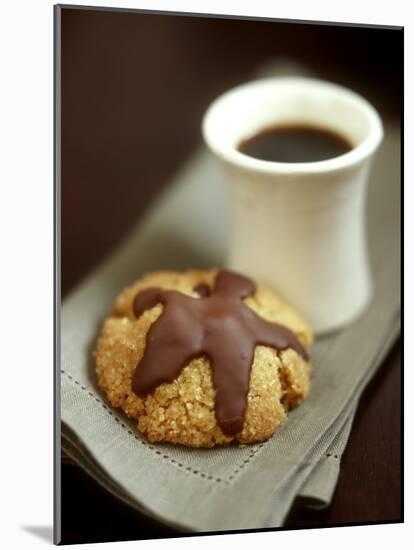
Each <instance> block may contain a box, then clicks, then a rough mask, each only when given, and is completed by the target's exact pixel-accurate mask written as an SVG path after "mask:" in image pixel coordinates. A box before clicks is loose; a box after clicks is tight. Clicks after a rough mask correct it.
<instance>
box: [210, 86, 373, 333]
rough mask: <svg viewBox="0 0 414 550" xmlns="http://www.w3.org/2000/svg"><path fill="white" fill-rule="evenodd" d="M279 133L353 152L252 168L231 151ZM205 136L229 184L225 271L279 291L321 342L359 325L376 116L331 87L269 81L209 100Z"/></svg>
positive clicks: (366, 275)
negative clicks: (307, 129) (296, 129)
mask: <svg viewBox="0 0 414 550" xmlns="http://www.w3.org/2000/svg"><path fill="white" fill-rule="evenodd" d="M286 124H306V125H312V126H316V127H318V128H326V129H328V130H332V131H334V132H336V133H338V134H340V135H342V136H344V137H345V138H347V139H348V140H349V141H350V142H351V143H352V144H353V148H352V150H351V151H349V152H347V153H345V154H343V155H340V156H338V157H335V158H331V159H329V160H323V161H318V162H307V163H281V162H270V161H264V160H258V159H256V158H253V157H250V156H247V155H245V154H242V153H241V152H239V151H238V146H239V144H240V142H241V141H242V140H244V139H247V138H249V137H252V136H254V135H255V134H257V133H258V132H260V131H261V130H263V129H266V128H269V127H272V126H278V125H286ZM203 136H204V139H205V141H206V143H207V145H208V146H209V148H210V149H211V151H213V153H214V154H215V155H216V156H217V157H218V158H219V159H220V161H221V164H222V167H223V169H224V175H225V179H226V181H227V184H228V185H227V188H228V190H229V199H230V215H231V222H230V235H229V242H228V251H229V252H228V267H229V268H230V269H234V270H238V271H240V272H243V273H245V274H247V275H250V276H251V277H254V278H256V279H257V280H259V281H262V282H263V283H266V284H268V285H270V286H272V287H273V288H275V289H276V290H278V291H279V292H280V293H281V294H282V295H283V296H284V297H285V298H286V299H287V300H289V302H290V303H292V305H294V306H295V307H296V308H297V309H298V310H299V311H301V312H302V313H303V315H304V316H305V317H306V318H307V319H308V320H309V322H310V323H311V324H312V326H313V328H314V330H315V332H316V333H318V334H321V333H325V332H329V331H332V330H334V329H337V328H339V327H342V326H344V325H345V324H347V323H349V322H351V321H352V320H354V319H355V318H356V317H358V315H359V314H360V313H361V312H362V311H363V310H364V308H365V307H366V306H367V304H368V302H369V300H370V298H371V295H372V279H371V274H370V269H369V261H368V255H367V245H366V235H365V208H364V203H365V196H366V187H367V185H366V183H367V176H368V172H369V167H370V163H371V159H372V157H373V155H374V153H375V151H376V150H377V148H378V146H379V144H380V142H381V140H382V136H383V129H382V123H381V119H380V117H379V115H378V113H377V112H376V111H375V109H374V108H373V107H372V106H371V105H370V104H369V103H368V102H367V101H366V100H365V99H364V98H362V97H361V96H359V95H358V94H356V93H354V92H352V91H350V90H348V89H346V88H344V87H342V86H338V85H336V84H333V83H329V82H326V81H322V80H316V79H312V78H299V77H298V78H296V77H293V78H291V77H287V78H267V79H263V80H256V81H252V82H249V83H247V84H244V85H241V86H238V87H237V88H234V89H232V90H230V91H229V92H227V93H225V94H224V95H222V96H221V97H219V98H218V99H217V100H215V101H214V102H213V103H212V105H211V106H210V107H209V109H208V110H207V112H206V114H205V116H204V120H203Z"/></svg>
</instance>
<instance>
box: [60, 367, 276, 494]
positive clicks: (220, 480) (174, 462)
mask: <svg viewBox="0 0 414 550" xmlns="http://www.w3.org/2000/svg"><path fill="white" fill-rule="evenodd" d="M60 372H61V373H62V374H64V375H65V376H66V377H67V378H69V380H71V381H73V382H74V383H75V384H76V385H77V386H79V387H80V388H81V390H83V391H84V392H85V393H87V395H88V396H89V397H91V398H93V399H95V401H96V402H97V403H99V404H100V405H101V406H102V407H103V408H104V409H105V410H106V411H107V412H108V413H109V414H110V415H111V416H112V417H113V418H114V419H115V421H116V422H117V423H118V424H119V425H120V426H121V427H122V428H123V429H124V430H126V431H127V432H128V434H129V435H131V436H132V437H133V438H134V439H136V440H137V441H139V442H140V443H141V444H142V445H144V446H145V447H148V449H150V450H151V451H153V452H154V453H155V454H157V455H159V456H161V457H162V458H163V459H164V460H168V462H170V463H171V464H172V465H173V466H175V467H177V468H179V469H180V470H182V471H187V472H190V473H192V474H194V475H196V476H199V477H201V478H203V479H205V480H207V481H214V482H216V483H225V484H227V485H229V484H230V482H231V481H233V479H234V478H235V477H236V476H237V475H238V474H239V473H240V470H242V469H243V468H244V467H245V466H246V465H247V464H248V463H249V462H250V461H251V459H252V458H253V457H254V456H255V455H256V454H257V453H258V452H259V450H260V449H262V448H263V447H264V445H265V443H259V444H258V445H257V446H255V447H254V448H253V449H252V450H251V451H250V454H249V456H248V457H247V458H246V459H245V460H243V462H242V463H241V464H239V465H238V466H237V467H236V469H235V470H234V471H233V472H232V474H231V475H230V476H228V478H227V479H225V478H223V477H217V478H214V476H212V475H211V474H207V473H205V472H201V471H200V470H194V469H192V468H191V466H187V467H186V466H184V464H182V463H181V462H177V460H175V459H174V458H172V457H170V456H169V455H167V454H165V453H162V452H161V451H159V450H156V449H154V446H153V445H151V444H149V443H147V442H146V441H145V440H143V439H140V438H139V437H138V436H137V435H136V434H134V432H133V431H132V430H131V429H130V428H129V427H128V426H126V425H125V424H124V423H123V422H122V421H121V420H119V418H118V417H117V416H115V415H114V413H113V412H112V411H111V409H110V408H109V407H108V406H107V405H106V404H105V403H104V402H103V401H102V400H101V399H100V398H99V397H98V396H96V395H95V394H94V393H93V392H92V391H90V390H89V389H88V388H87V387H86V386H84V385H83V384H82V383H81V382H79V380H76V378H75V377H74V376H73V375H71V374H69V373H68V372H67V371H65V370H64V369H61V371H60Z"/></svg>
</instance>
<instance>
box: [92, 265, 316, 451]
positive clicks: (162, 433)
mask: <svg viewBox="0 0 414 550" xmlns="http://www.w3.org/2000/svg"><path fill="white" fill-rule="evenodd" d="M236 287H237V288H236ZM150 289H151V290H150ZM234 289H235V290H234ZM171 291H175V292H171ZM200 300H201V301H203V302H199V301H200ZM196 302H197V303H196ZM233 311H234V314H233ZM147 336H148V338H147ZM312 341H313V335H312V331H311V328H310V327H309V325H308V324H307V322H306V321H305V320H304V319H303V318H302V317H301V316H300V314H299V313H297V312H296V311H295V310H294V309H293V308H292V307H291V306H290V305H288V304H287V303H286V302H284V301H283V300H282V299H281V298H280V297H279V296H278V295H277V294H276V293H275V292H274V291H272V290H271V289H270V288H267V287H264V286H258V287H256V286H255V285H254V283H253V282H252V281H250V280H249V279H246V278H244V277H242V276H239V275H237V274H231V273H230V272H225V271H217V270H209V271H195V270H193V271H187V272H184V273H177V272H170V271H159V272H155V273H150V274H148V275H146V276H144V277H143V278H142V279H140V280H139V281H137V282H136V283H134V284H133V285H132V286H130V287H128V288H126V289H125V290H124V291H123V292H122V293H121V294H120V295H119V296H118V298H117V300H116V302H115V304H114V305H113V308H112V311H111V314H110V316H109V317H108V318H107V319H106V320H105V321H104V323H103V326H102V330H101V333H100V336H99V338H98V341H97V346H96V350H95V352H94V356H95V360H96V373H97V377H98V383H99V385H100V387H101V388H102V389H103V390H104V392H105V394H106V395H107V398H108V400H109V402H110V403H111V405H112V406H113V407H120V408H121V409H122V410H123V411H124V412H125V413H126V414H127V415H128V416H129V417H131V418H135V419H137V420H138V425H137V427H138V430H139V431H140V432H142V433H144V434H146V436H147V438H148V440H149V441H150V442H159V441H166V442H171V443H179V444H183V445H187V446H190V447H213V446H215V445H223V444H229V443H230V442H232V441H235V442H239V443H241V444H248V443H256V442H260V441H264V440H266V439H268V438H269V437H270V436H271V435H272V434H273V433H274V432H275V430H276V429H277V428H278V427H279V426H280V424H281V423H282V422H283V420H284V419H285V418H286V415H287V412H288V411H289V410H290V409H292V408H293V407H295V406H297V405H299V404H300V403H301V401H302V400H303V399H304V398H305V397H306V396H307V395H308V393H309V388H310V373H311V363H310V361H309V358H308V356H307V351H308V349H309V347H310V345H311V343H312ZM187 348H188V349H187ZM250 349H251V356H249V353H250V351H249V350H250ZM238 362H239V363H238ZM179 363H180V364H179ZM233 363H234V365H239V366H237V368H234V366H233ZM232 369H233V370H232ZM172 373H173V374H172ZM246 377H247V382H246ZM163 380H164V381H163ZM246 383H247V386H246ZM243 392H244V394H243Z"/></svg>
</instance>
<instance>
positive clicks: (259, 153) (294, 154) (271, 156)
mask: <svg viewBox="0 0 414 550" xmlns="http://www.w3.org/2000/svg"><path fill="white" fill-rule="evenodd" d="M352 147H353V146H352V144H351V143H350V142H349V141H348V140H347V139H346V138H345V137H343V136H341V135H339V134H337V133H335V132H331V131H330V130H325V129H324V128H317V127H315V126H306V125H289V126H276V127H272V128H266V129H265V130H263V131H262V132H260V133H258V134H256V135H255V136H253V137H251V138H248V139H245V140H243V141H242V142H240V144H239V146H238V150H239V151H240V152H241V153H244V154H245V155H249V156H250V157H255V158H257V159H260V160H268V161H273V162H317V161H320V160H327V159H331V158H334V157H338V156H339V155H343V154H344V153H347V152H348V151H350V150H351V149H352Z"/></svg>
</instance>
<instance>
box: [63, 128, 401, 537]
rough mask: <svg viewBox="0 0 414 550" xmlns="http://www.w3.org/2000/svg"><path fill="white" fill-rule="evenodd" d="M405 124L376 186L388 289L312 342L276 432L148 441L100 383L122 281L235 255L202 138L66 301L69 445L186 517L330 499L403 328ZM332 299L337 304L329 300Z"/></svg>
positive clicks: (220, 523) (390, 139)
mask: <svg viewBox="0 0 414 550" xmlns="http://www.w3.org/2000/svg"><path fill="white" fill-rule="evenodd" d="M399 162H400V142H399V129H398V128H396V127H392V126H389V125H385V140H384V143H383V145H382V146H381V148H380V150H379V152H378V155H377V157H376V159H375V162H374V165H373V170H372V173H371V177H370V183H369V189H368V197H367V207H368V208H367V225H368V237H369V253H370V259H371V265H372V269H373V274H374V283H375V294H374V297H373V300H372V302H371V304H370V305H369V307H368V309H367V310H366V311H365V313H364V314H363V315H362V316H361V317H360V318H359V319H358V320H357V321H356V322H354V323H353V324H352V325H350V326H349V327H347V328H345V329H343V330H342V331H340V332H336V333H334V334H332V335H330V336H325V337H323V338H320V339H318V340H317V341H316V343H315V344H314V346H313V348H312V350H311V357H312V361H313V363H314V366H315V368H314V375H313V380H312V387H311V393H310V395H309V397H308V399H307V400H305V402H304V403H303V404H302V405H301V406H300V407H298V408H297V409H296V410H294V411H292V413H290V415H289V416H288V419H287V421H286V422H285V423H284V424H283V425H282V426H281V427H280V429H279V430H277V432H276V433H275V434H274V436H273V437H272V438H271V439H270V440H269V441H267V442H265V443H261V444H259V445H251V446H246V447H227V448H223V449H212V450H204V449H203V450H197V449H187V448H184V447H180V446H174V445H169V444H157V445H151V444H149V443H148V442H147V441H146V439H145V438H144V437H142V436H141V435H140V434H139V433H138V432H137V431H136V429H135V424H134V422H132V421H131V420H129V419H128V418H126V416H125V415H124V414H123V413H122V412H120V411H117V410H113V409H111V407H110V406H109V405H108V404H107V402H106V400H105V397H104V396H103V395H102V393H101V392H100V390H99V388H98V386H97V383H96V377H95V373H94V364H93V361H92V356H91V352H92V350H93V349H94V346H95V339H96V336H97V333H98V330H99V327H100V324H101V323H102V320H103V319H104V318H105V316H106V315H107V313H108V311H109V309H110V306H111V304H112V302H113V301H114V298H115V296H116V295H117V294H118V292H119V291H120V290H121V289H122V288H123V287H124V286H125V285H128V284H130V283H131V282H132V281H134V280H135V279H137V278H138V277H140V276H141V275H142V274H143V273H145V272H148V271H151V270H159V269H176V270H181V269H188V268H192V267H194V268H203V267H206V268H207V267H212V266H222V265H225V257H226V235H227V215H226V202H225V197H224V190H223V189H222V187H221V181H220V175H219V172H218V168H217V167H216V164H215V162H214V160H213V159H212V158H210V156H209V155H208V154H207V153H206V151H204V150H201V151H199V152H198V153H197V154H195V155H194V157H192V158H191V159H190V160H189V162H188V163H187V165H186V166H185V167H184V168H183V170H182V171H181V172H180V173H179V174H178V175H177V176H176V178H174V181H172V182H171V184H170V185H169V186H168V188H167V190H166V191H165V192H164V193H163V194H162V195H161V196H160V197H159V198H158V200H156V201H155V203H154V204H153V205H152V207H151V208H150V210H149V211H148V212H147V214H146V216H145V217H144V219H143V220H142V222H141V223H139V224H138V226H137V227H136V228H134V229H133V230H132V231H131V233H130V235H129V236H128V238H127V239H126V240H125V242H124V243H123V244H122V245H121V246H120V247H119V248H118V249H117V250H116V251H115V252H114V253H113V254H112V255H111V256H110V257H109V258H108V259H107V261H106V262H105V263H104V264H103V265H101V266H99V267H98V268H97V270H96V271H94V272H93V273H92V274H91V275H90V276H89V277H88V278H87V279H86V280H85V281H84V283H83V284H82V285H81V286H80V287H79V288H78V289H76V290H75V291H74V292H73V293H72V294H71V295H70V296H69V297H68V298H67V299H66V300H65V302H64V304H63V307H62V314H61V419H62V447H63V449H64V450H65V452H66V453H67V454H68V455H69V456H70V457H71V458H72V459H73V460H75V461H76V462H77V463H78V464H79V465H80V466H81V467H82V468H84V469H85V470H86V471H88V472H89V473H90V474H91V475H92V476H93V477H94V478H95V479H96V480H97V481H98V482H99V483H101V484H102V485H103V486H104V487H105V488H106V489H107V490H109V491H110V492H112V493H113V494H114V495H115V496H117V497H118V498H121V499H122V500H124V501H125V502H127V503H129V504H130V505H132V506H135V507H136V508H137V509H139V510H141V511H143V512H144V513H147V514H150V515H151V516H153V517H154V518H156V519H158V520H159V521H162V522H165V523H167V524H169V525H172V526H175V527H176V528H178V529H181V530H189V531H197V532H205V531H220V530H235V529H252V528H260V527H278V526H280V525H281V524H282V523H283V520H284V518H285V517H286V514H287V513H288V511H289V507H290V506H291V504H292V502H293V500H294V498H295V497H296V496H297V495H304V496H307V497H309V500H310V501H311V502H313V503H316V504H318V503H319V504H320V505H323V504H326V503H329V501H330V499H331V497H332V493H333V490H334V487H335V484H336V480H337V475H338V472H339V462H340V460H339V459H340V456H341V453H342V451H343V449H344V447H345V445H346V441H347V438H348V435H349V431H350V429H351V425H352V417H353V413H354V411H355V407H356V405H357V402H358V399H359V396H360V394H361V392H362V391H363V389H364V387H365V386H366V384H367V382H368V381H369V379H370V378H371V377H372V375H373V374H374V373H375V369H376V368H377V367H378V365H379V364H380V362H381V359H382V358H383V357H384V355H385V354H386V352H387V350H389V348H390V346H391V345H392V343H393V342H394V340H395V339H396V337H397V336H398V333H399V320H400V313H399V312H400V271H399V266H400V210H399V208H400V198H399V193H400V165H399ZM327 307H329V304H328V305H327Z"/></svg>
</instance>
